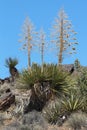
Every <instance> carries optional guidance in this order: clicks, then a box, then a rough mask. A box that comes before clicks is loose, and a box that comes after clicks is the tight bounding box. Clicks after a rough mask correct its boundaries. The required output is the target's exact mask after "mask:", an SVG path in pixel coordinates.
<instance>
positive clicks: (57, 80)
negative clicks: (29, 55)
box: [18, 64, 68, 94]
mask: <svg viewBox="0 0 87 130" xmlns="http://www.w3.org/2000/svg"><path fill="white" fill-rule="evenodd" d="M66 78H67V74H66V73H65V72H62V71H61V70H59V68H58V67H57V65H53V64H47V65H46V64H44V69H43V72H41V66H39V65H37V64H33V65H32V67H31V71H29V70H24V71H23V72H22V73H21V74H20V76H19V80H18V81H19V84H20V85H21V86H22V87H23V86H24V88H25V89H26V88H27V89H28V88H29V89H30V88H32V86H33V85H34V84H35V83H36V82H39V83H43V82H44V81H46V82H47V81H48V82H49V84H50V88H51V90H52V91H53V92H54V93H57V94H59V93H60V92H66V91H67V89H68V87H67V82H66Z"/></svg>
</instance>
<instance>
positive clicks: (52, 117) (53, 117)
mask: <svg viewBox="0 0 87 130" xmlns="http://www.w3.org/2000/svg"><path fill="white" fill-rule="evenodd" d="M63 114H64V111H62V104H61V102H60V100H57V101H56V102H55V101H54V103H53V104H50V105H49V106H48V107H46V108H45V109H44V110H43V116H44V117H45V118H46V120H47V121H48V123H51V124H58V125H61V123H62V120H61V118H60V117H61V116H62V115H63Z"/></svg>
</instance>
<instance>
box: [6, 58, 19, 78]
mask: <svg viewBox="0 0 87 130" xmlns="http://www.w3.org/2000/svg"><path fill="white" fill-rule="evenodd" d="M17 64H18V60H17V59H16V58H11V57H9V58H8V59H6V61H5V66H6V67H7V68H9V72H10V74H11V76H12V77H13V76H15V75H16V76H17V75H18V70H17V68H16V67H15V66H16V65H17Z"/></svg>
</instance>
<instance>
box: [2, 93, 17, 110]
mask: <svg viewBox="0 0 87 130" xmlns="http://www.w3.org/2000/svg"><path fill="white" fill-rule="evenodd" d="M14 102H15V95H13V94H12V93H11V92H9V93H5V94H3V95H2V96H1V97H0V110H6V109H7V108H9V107H10V105H11V104H13V103H14Z"/></svg>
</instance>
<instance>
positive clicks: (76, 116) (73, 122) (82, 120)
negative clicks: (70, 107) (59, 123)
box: [67, 112, 87, 130]
mask: <svg viewBox="0 0 87 130" xmlns="http://www.w3.org/2000/svg"><path fill="white" fill-rule="evenodd" d="M67 123H68V125H69V126H70V127H71V128H73V129H74V130H81V128H82V127H83V128H84V129H85V130H86V129H87V115H86V113H82V112H78V113H73V114H72V115H71V116H70V118H69V119H68V120H67Z"/></svg>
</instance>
